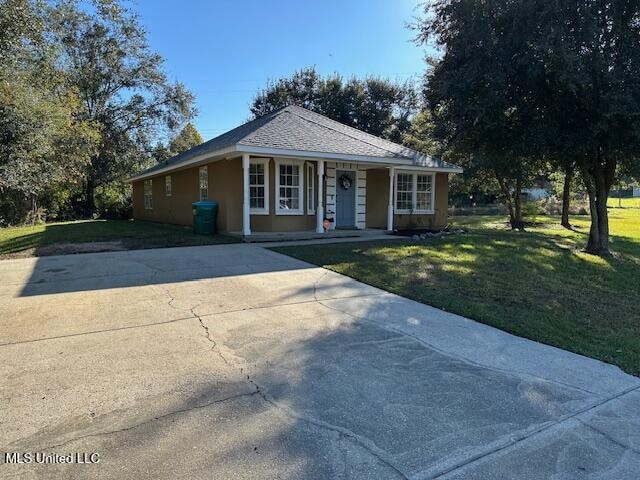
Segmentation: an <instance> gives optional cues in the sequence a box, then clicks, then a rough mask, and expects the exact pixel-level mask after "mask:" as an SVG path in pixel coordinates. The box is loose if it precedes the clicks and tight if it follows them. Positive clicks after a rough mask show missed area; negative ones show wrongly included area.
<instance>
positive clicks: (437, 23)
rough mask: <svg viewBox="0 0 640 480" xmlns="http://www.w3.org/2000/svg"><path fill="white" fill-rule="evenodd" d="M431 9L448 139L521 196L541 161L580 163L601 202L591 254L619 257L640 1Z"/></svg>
mask: <svg viewBox="0 0 640 480" xmlns="http://www.w3.org/2000/svg"><path fill="white" fill-rule="evenodd" d="M425 10H426V15H425V17H424V19H422V20H421V21H419V22H418V23H417V24H416V25H415V26H416V28H417V29H418V41H419V42H421V43H429V42H433V43H434V44H435V45H436V46H438V47H440V48H441V52H442V56H441V59H439V60H437V61H435V62H434V64H433V67H432V68H430V69H429V71H428V73H427V76H426V81H425V90H424V94H425V98H426V100H427V103H428V106H429V109H430V111H431V113H432V114H433V118H434V122H435V128H434V132H435V134H436V135H437V136H438V138H440V139H441V141H443V142H444V143H445V144H446V145H447V146H448V147H450V148H453V149H455V150H457V151H459V152H464V153H465V154H466V156H467V158H468V162H469V165H471V166H473V167H476V168H478V169H480V170H482V169H490V170H491V171H493V172H494V173H495V174H496V175H497V177H498V178H500V177H502V179H503V180H502V181H505V180H506V179H513V180H514V181H515V183H516V188H515V192H516V195H517V191H518V189H517V184H518V182H522V181H523V180H524V179H525V178H526V177H527V176H528V175H530V174H531V173H534V172H536V171H537V170H539V162H540V161H541V160H543V159H550V158H560V157H564V158H568V159H575V161H576V162H577V165H578V167H579V168H580V171H581V176H582V178H583V180H584V182H585V186H586V189H587V191H588V193H589V197H590V203H591V216H592V227H591V233H590V236H589V241H588V244H587V248H586V249H587V251H589V252H591V253H596V254H604V255H606V254H608V251H609V250H608V219H607V210H606V203H607V197H608V192H609V189H610V188H611V185H612V184H613V180H614V174H615V171H616V165H617V164H618V163H619V162H622V163H629V164H630V163H636V162H637V161H638V152H639V151H640V150H639V148H638V147H639V145H640V144H639V139H640V137H639V133H640V128H639V126H640V115H638V114H639V113H640V75H639V74H640V72H639V71H638V69H639V68H640V48H639V47H640V6H639V2H637V1H630V0H629V1H623V2H618V1H612V0H609V1H607V0H570V1H563V2H549V1H545V0H508V1H504V0H483V1H479V0H472V1H467V0H438V1H435V2H432V3H430V4H427V5H426V6H425ZM510 191H513V189H512V188H509V187H507V188H504V189H503V192H504V193H505V195H508V194H509V192H510Z"/></svg>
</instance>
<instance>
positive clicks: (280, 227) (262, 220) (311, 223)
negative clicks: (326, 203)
mask: <svg viewBox="0 0 640 480" xmlns="http://www.w3.org/2000/svg"><path fill="white" fill-rule="evenodd" d="M306 163H313V164H314V165H315V175H314V180H313V185H314V187H313V191H314V196H315V197H316V202H315V203H314V204H315V205H316V207H317V203H318V201H317V196H318V193H317V192H318V165H317V164H316V162H306ZM306 163H305V164H303V165H302V172H303V175H304V188H303V190H304V194H303V200H304V201H303V209H304V214H303V215H276V214H275V211H276V165H275V161H274V160H273V159H272V158H271V159H269V215H251V231H252V232H303V231H306V230H315V227H316V215H315V213H314V214H312V215H308V214H307V176H306V173H307V167H306ZM240 186H242V179H241V180H240ZM241 205H242V203H241ZM240 221H241V222H242V209H241V210H240ZM241 229H242V228H240V230H241Z"/></svg>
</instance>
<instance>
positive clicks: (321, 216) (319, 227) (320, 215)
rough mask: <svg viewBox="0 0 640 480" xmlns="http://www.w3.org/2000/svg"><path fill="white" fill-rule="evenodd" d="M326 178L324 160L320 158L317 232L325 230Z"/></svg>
mask: <svg viewBox="0 0 640 480" xmlns="http://www.w3.org/2000/svg"><path fill="white" fill-rule="evenodd" d="M323 180H324V160H318V206H317V207H316V233H323V232H324V206H323V203H324V198H323V197H324V195H323V194H322V191H323V184H322V183H323Z"/></svg>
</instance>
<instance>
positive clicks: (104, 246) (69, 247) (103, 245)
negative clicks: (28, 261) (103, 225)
mask: <svg viewBox="0 0 640 480" xmlns="http://www.w3.org/2000/svg"><path fill="white" fill-rule="evenodd" d="M36 250H37V251H36V254H37V255H38V256H39V257H44V256H48V255H69V254H72V253H95V252H116V251H121V250H128V247H127V245H125V243H124V242H123V241H122V240H115V241H111V242H87V243H56V244H54V245H46V246H44V247H38V248H37V249H36Z"/></svg>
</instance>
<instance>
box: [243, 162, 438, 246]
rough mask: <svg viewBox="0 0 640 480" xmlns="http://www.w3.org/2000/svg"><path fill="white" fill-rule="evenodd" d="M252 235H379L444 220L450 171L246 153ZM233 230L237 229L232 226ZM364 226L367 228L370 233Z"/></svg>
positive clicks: (246, 232) (246, 235) (246, 204)
mask: <svg viewBox="0 0 640 480" xmlns="http://www.w3.org/2000/svg"><path fill="white" fill-rule="evenodd" d="M241 166H242V222H241V224H240V225H239V224H237V223H236V225H237V227H236V228H237V230H235V232H238V230H240V232H239V233H238V234H237V235H239V236H240V237H242V238H243V239H244V240H246V241H250V242H262V241H267V242H268V241H282V240H297V239H300V240H306V239H312V238H348V237H360V236H363V235H368V234H369V233H368V232H367V230H368V229H373V231H374V232H375V233H376V234H377V235H380V234H382V233H383V232H384V231H387V232H392V231H393V230H394V228H404V229H407V228H438V227H441V226H444V224H446V219H447V208H446V207H447V190H448V185H447V173H445V172H438V171H435V170H434V169H433V168H425V167H419V166H411V167H409V166H397V165H394V164H392V163H391V162H386V161H378V162H372V161H370V160H369V161H366V162H365V161H354V160H351V161H340V160H339V159H335V160H332V159H331V160H330V159H322V158H318V157H302V156H299V157H298V156H284V155H283V156H273V157H266V156H264V157H263V156H257V155H250V154H243V155H242V162H241ZM231 231H232V232H233V231H234V230H231ZM363 232H364V233H363Z"/></svg>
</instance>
